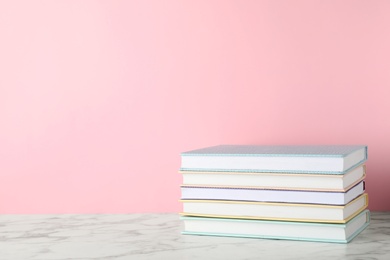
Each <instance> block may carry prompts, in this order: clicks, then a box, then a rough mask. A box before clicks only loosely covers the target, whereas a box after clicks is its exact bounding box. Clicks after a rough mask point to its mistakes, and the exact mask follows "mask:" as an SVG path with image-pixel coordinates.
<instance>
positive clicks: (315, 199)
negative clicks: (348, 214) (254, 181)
mask: <svg viewBox="0 0 390 260" xmlns="http://www.w3.org/2000/svg"><path fill="white" fill-rule="evenodd" d="M363 193H364V181H361V182H360V183H358V184H356V185H355V186H353V187H351V188H350V189H349V190H347V191H345V192H329V191H307V190H275V189H258V188H226V187H197V186H182V187H181V194H182V196H181V198H182V199H183V200H232V201H258V202H285V203H308V204H328V205H345V204H347V203H349V202H350V201H352V200H353V199H355V198H357V197H358V196H360V195H361V194H363Z"/></svg>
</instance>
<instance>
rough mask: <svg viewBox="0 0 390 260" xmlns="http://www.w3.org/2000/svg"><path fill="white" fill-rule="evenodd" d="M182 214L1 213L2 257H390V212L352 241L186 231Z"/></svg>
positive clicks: (119, 259) (334, 259)
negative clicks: (333, 241)
mask: <svg viewBox="0 0 390 260" xmlns="http://www.w3.org/2000/svg"><path fill="white" fill-rule="evenodd" d="M181 230H182V223H181V221H180V220H179V216H178V215H177V214H130V215H1V216H0V259H6V260H13V259H21V260H36V259H39V260H41V259H42V260H44V259H52V260H65V259H79V260H87V259H95V260H98V259H99V260H100V259H116V260H124V259H139V260H142V259H163V260H165V259H167V260H170V259H308V260H309V259H310V260H313V259H316V260H318V259H332V260H337V259H361V260H363V259H364V260H369V259H384V260H389V259H390V212H389V213H376V212H374V213H373V214H372V221H371V224H370V226H369V227H368V228H367V229H366V230H365V231H363V233H361V234H360V235H359V236H358V237H357V238H355V239H354V240H353V241H352V242H351V243H349V244H327V243H315V242H295V241H282V240H264V239H244V238H228V237H206V236H189V235H181V234H180V231H181Z"/></svg>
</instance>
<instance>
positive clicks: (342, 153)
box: [181, 145, 367, 174]
mask: <svg viewBox="0 0 390 260" xmlns="http://www.w3.org/2000/svg"><path fill="white" fill-rule="evenodd" d="M181 158H182V163H181V170H182V171H204V172H209V171H210V172H214V171H220V172H283V173H323V174H345V173H346V172H348V171H349V170H351V169H353V168H355V167H356V166H358V165H360V164H362V163H364V162H365V161H366V160H367V146H365V145H320V146H254V145H219V146H213V147H208V148H203V149H198V150H193V151H189V152H184V153H182V154H181Z"/></svg>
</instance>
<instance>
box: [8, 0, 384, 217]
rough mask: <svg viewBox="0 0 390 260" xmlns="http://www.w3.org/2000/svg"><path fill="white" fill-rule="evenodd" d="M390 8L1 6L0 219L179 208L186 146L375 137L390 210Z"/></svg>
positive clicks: (380, 186)
mask: <svg viewBox="0 0 390 260" xmlns="http://www.w3.org/2000/svg"><path fill="white" fill-rule="evenodd" d="M389 13H390V2H389V1H368V0H367V1H338V0H337V1H313V0H307V1H274V0H270V1H238V0H237V1H227V0H221V1H212V0H205V1H181V0H180V1H179V0H177V1H157V0H156V1H143V0H142V1H23V2H21V1H1V2H0V33H1V34H0V37H1V40H0V178H1V179H0V213H99V212H107V213H125V212H177V211H180V209H181V206H180V204H179V202H178V199H179V196H180V191H179V185H180V183H181V176H180V175H179V174H178V173H177V171H178V169H179V166H180V152H182V151H187V150H191V149H195V148H200V147H204V146H210V145H216V144H367V145H368V146H369V162H368V163H367V169H368V176H367V191H368V193H369V195H370V209H372V210H390V202H389V201H390V189H389V187H390V186H389V185H390V174H389V173H390V164H389V158H388V157H389V154H390V134H389V133H390V120H389V112H390V48H389V46H390V26H389V25H390V15H389Z"/></svg>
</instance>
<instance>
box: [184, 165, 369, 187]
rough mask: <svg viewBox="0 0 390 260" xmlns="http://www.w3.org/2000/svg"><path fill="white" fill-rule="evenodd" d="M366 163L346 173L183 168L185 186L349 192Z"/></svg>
mask: <svg viewBox="0 0 390 260" xmlns="http://www.w3.org/2000/svg"><path fill="white" fill-rule="evenodd" d="M365 169H366V168H365V165H358V166H357V167H355V168H353V169H351V170H349V171H348V172H346V173H345V174H314V173H313V174H298V173H275V172H274V173H269V172H201V171H198V172H197V171H180V173H181V174H182V176H183V185H186V186H198V187H232V188H262V189H286V190H321V191H341V192H344V191H347V190H348V189H350V188H351V187H353V186H354V185H356V184H357V183H359V182H361V181H362V180H363V179H364V178H365V176H366V170H365Z"/></svg>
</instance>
